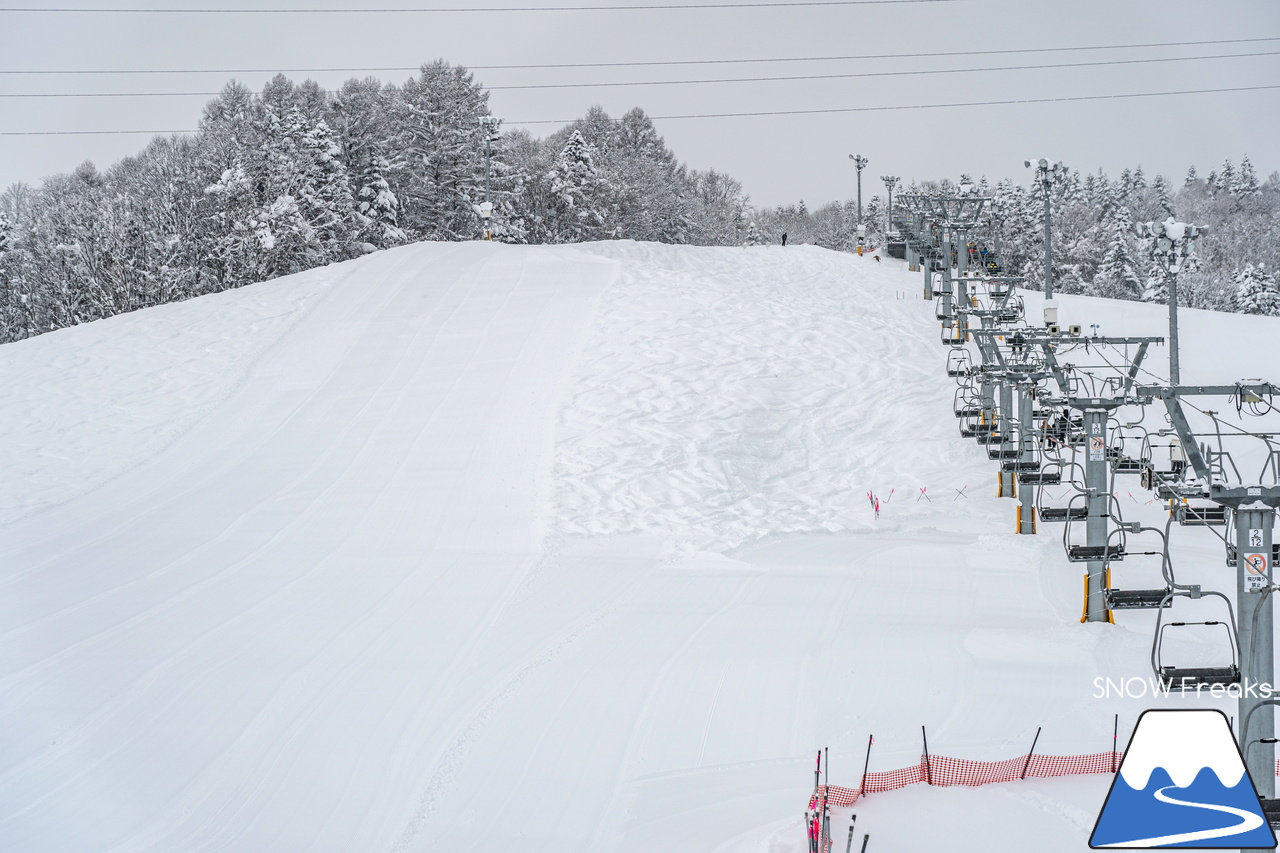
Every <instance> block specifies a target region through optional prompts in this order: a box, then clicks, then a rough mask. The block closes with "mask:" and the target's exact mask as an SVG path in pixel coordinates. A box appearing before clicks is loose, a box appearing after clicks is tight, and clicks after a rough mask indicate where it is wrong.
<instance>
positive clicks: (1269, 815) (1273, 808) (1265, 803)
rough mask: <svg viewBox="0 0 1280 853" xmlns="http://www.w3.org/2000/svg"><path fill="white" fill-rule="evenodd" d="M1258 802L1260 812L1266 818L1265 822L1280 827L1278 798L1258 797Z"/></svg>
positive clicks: (1279, 803)
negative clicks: (1260, 808)
mask: <svg viewBox="0 0 1280 853" xmlns="http://www.w3.org/2000/svg"><path fill="white" fill-rule="evenodd" d="M1258 804H1259V805H1261V806H1262V814H1263V816H1264V817H1265V818H1266V819H1267V823H1268V824H1270V825H1271V826H1273V827H1280V800H1269V799H1267V798H1266V797H1259V798H1258Z"/></svg>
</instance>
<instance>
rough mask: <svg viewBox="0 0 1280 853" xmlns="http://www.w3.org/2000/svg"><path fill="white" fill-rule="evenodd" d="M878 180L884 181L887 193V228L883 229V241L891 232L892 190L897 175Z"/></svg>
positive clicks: (881, 177) (883, 176)
mask: <svg viewBox="0 0 1280 853" xmlns="http://www.w3.org/2000/svg"><path fill="white" fill-rule="evenodd" d="M880 180H882V181H884V187H885V189H887V190H888V191H889V227H888V228H886V229H885V232H884V233H885V239H886V240H887V239H888V238H889V234H890V232H892V231H893V188H894V187H895V186H897V184H898V176H897V175H881V176H880Z"/></svg>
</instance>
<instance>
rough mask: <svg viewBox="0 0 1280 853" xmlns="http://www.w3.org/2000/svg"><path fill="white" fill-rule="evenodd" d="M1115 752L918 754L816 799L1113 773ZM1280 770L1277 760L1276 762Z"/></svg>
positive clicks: (851, 799)
mask: <svg viewBox="0 0 1280 853" xmlns="http://www.w3.org/2000/svg"><path fill="white" fill-rule="evenodd" d="M1121 757H1122V755H1121V753H1118V752H1095V753H1092V754H1090V755H1032V756H1030V758H1028V757H1027V756H1025V755H1020V756H1018V757H1017V758H1006V759H1005V760H1004V761H970V760H968V759H966V758H951V757H950V756H947V755H929V756H927V757H926V756H923V755H922V756H920V763H919V764H915V765H912V766H911V767H900V768H898V769H897V770H885V771H879V772H875V773H868V774H867V775H866V777H865V778H864V779H863V780H862V788H861V789H858V788H841V787H839V786H837V785H821V786H819V787H818V790H817V793H816V795H815V800H816V801H817V802H818V803H821V802H824V801H825V802H826V803H828V804H829V805H833V806H851V805H853V804H854V803H855V802H856V801H857V799H858V797H860V796H862V795H863V794H872V793H878V792H881V791H896V790H897V789H898V788H905V787H906V786H908V785H916V784H918V783H920V782H926V783H928V784H931V785H939V786H949V785H974V786H976V785H990V784H991V783H993V782H1012V781H1013V780H1015V779H1022V778H1026V777H1038V778H1043V777H1048V776H1072V775H1075V774H1079V773H1114V772H1115V770H1116V768H1117V767H1119V766H1120V759H1121ZM1277 768H1278V772H1280V761H1278V762H1277Z"/></svg>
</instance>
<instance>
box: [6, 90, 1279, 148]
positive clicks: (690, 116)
mask: <svg viewBox="0 0 1280 853" xmlns="http://www.w3.org/2000/svg"><path fill="white" fill-rule="evenodd" d="M1275 89H1280V84H1276V85H1271V86H1234V87H1227V88H1220V89H1184V90H1180V91H1176V92H1131V93H1126V94H1119V95H1072V96H1063V97H1057V98H1016V99H1010V100H1002V101H964V102H959V103H951V104H896V105H891V106H885V107H833V108H827V109H815V110H771V111H764V112H744V113H697V114H693V113H689V114H684V115H669V116H650V119H652V120H653V121H674V120H677V119H707V118H744V117H755V116H795V115H823V114H832V113H874V112H894V111H900V110H935V109H949V108H954V107H996V106H1014V105H1018V104H1056V103H1066V102H1069V101H1110V100H1125V99H1130V98H1163V97H1170V96H1174V95H1210V94H1222V93H1228V92H1262V91H1271V90H1275ZM576 120H577V119H539V120H529V121H507V122H504V124H508V125H533V124H570V123H572V122H574V121H576ZM618 120H620V119H615V121H618ZM195 132H196V131H194V130H46V131H0V136H94V135H103V134H153V135H155V134H166V133H195Z"/></svg>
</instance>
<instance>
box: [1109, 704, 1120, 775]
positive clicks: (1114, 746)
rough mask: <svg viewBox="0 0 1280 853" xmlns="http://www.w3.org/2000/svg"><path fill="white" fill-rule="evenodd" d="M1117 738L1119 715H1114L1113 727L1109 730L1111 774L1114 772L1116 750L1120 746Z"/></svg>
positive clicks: (1118, 735)
mask: <svg viewBox="0 0 1280 853" xmlns="http://www.w3.org/2000/svg"><path fill="white" fill-rule="evenodd" d="M1119 737H1120V715H1119V714H1116V721H1115V725H1114V726H1113V727H1112V729H1111V772H1112V773H1115V772H1116V749H1118V748H1119V746H1120V743H1119V741H1118V738H1119Z"/></svg>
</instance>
